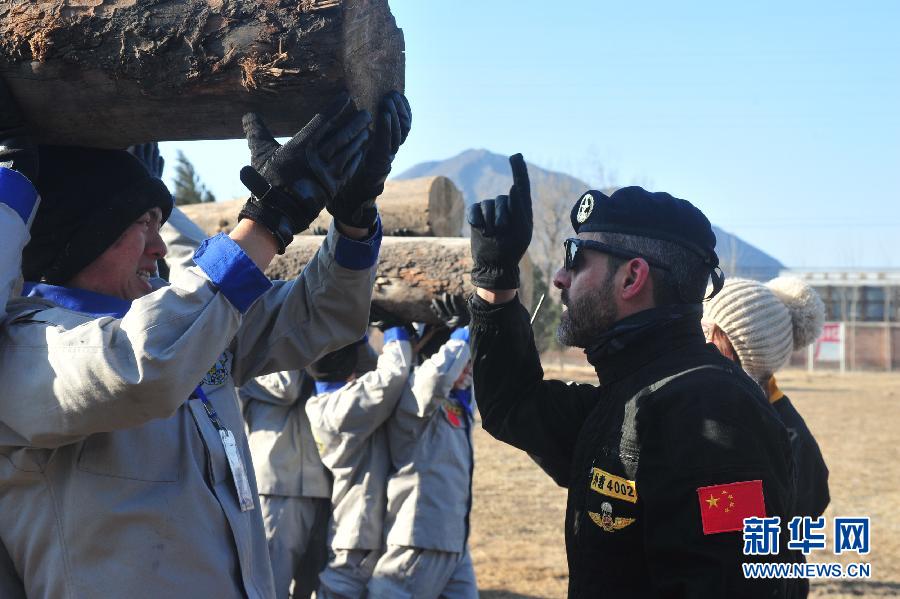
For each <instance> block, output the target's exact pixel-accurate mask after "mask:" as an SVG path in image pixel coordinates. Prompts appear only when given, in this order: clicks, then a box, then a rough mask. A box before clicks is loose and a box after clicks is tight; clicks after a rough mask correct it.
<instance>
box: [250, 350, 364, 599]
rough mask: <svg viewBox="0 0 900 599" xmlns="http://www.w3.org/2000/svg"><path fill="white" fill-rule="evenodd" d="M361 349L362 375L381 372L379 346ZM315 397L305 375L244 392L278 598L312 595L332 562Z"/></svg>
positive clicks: (256, 383)
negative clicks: (312, 418)
mask: <svg viewBox="0 0 900 599" xmlns="http://www.w3.org/2000/svg"><path fill="white" fill-rule="evenodd" d="M355 347H357V348H358V350H357V356H356V360H357V372H359V373H363V372H368V371H369V370H372V369H373V368H375V358H376V357H377V356H374V352H373V351H372V348H371V347H370V346H369V345H368V344H367V343H362V344H356V346H355ZM314 393H315V382H314V381H313V378H312V377H311V376H310V375H309V373H308V372H305V371H300V370H288V371H282V372H275V373H272V374H267V375H264V376H261V377H257V378H255V379H253V380H252V381H250V382H248V383H246V384H245V385H244V386H242V387H241V388H240V389H238V395H239V396H240V398H241V403H242V405H243V412H244V422H245V423H246V424H247V437H248V439H249V442H250V454H251V456H252V458H253V466H254V468H255V469H256V481H257V486H258V487H259V503H260V507H261V508H262V515H263V524H265V527H266V538H267V539H268V543H269V557H270V558H271V560H272V572H273V574H274V575H275V588H276V591H277V592H278V596H279V597H280V596H287V593H289V594H290V596H291V597H294V598H301V597H302V598H306V597H309V596H310V595H311V594H312V592H313V591H314V590H316V587H318V585H319V573H320V572H321V571H322V570H323V569H324V568H325V565H326V563H327V561H328V547H327V545H328V521H329V520H330V519H331V488H332V482H331V473H330V472H329V471H328V469H327V468H326V467H325V464H323V463H322V459H321V458H320V457H319V450H318V448H317V447H316V441H315V438H314V437H313V433H312V430H311V428H310V423H309V418H308V417H307V415H306V410H305V406H306V403H307V401H308V399H309V398H310V397H311V396H312V395H313V394H314ZM282 593H284V594H282Z"/></svg>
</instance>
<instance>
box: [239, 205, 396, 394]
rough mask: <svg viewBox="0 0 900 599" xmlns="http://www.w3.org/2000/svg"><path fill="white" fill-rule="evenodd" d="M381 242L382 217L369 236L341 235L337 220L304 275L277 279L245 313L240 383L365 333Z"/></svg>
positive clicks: (301, 364)
mask: <svg viewBox="0 0 900 599" xmlns="http://www.w3.org/2000/svg"><path fill="white" fill-rule="evenodd" d="M380 246H381V223H380V221H379V222H378V228H377V231H376V232H375V234H374V235H372V237H370V238H369V239H367V240H364V241H355V240H353V239H350V238H349V237H345V236H343V235H341V234H340V233H338V232H337V230H336V229H335V227H334V223H332V225H331V228H330V230H329V233H328V235H327V236H326V238H325V241H324V242H323V243H322V247H320V248H319V251H318V252H317V253H316V255H315V256H314V257H313V259H312V260H310V262H309V263H308V264H307V265H306V267H305V268H304V269H303V272H302V273H300V276H298V277H297V278H296V279H294V280H292V281H276V282H275V283H274V289H272V290H271V291H269V292H268V293H266V294H265V295H263V296H262V297H261V298H260V300H259V301H258V302H256V304H254V305H253V307H252V308H251V309H250V310H249V311H248V312H247V314H246V316H245V317H244V322H243V324H242V325H241V327H240V329H239V330H238V332H237V335H235V338H234V342H233V343H232V346H231V350H232V353H233V354H234V366H233V368H232V376H233V377H234V380H235V382H236V384H237V385H242V384H244V383H245V382H246V381H248V380H250V379H252V378H254V377H257V376H259V375H263V374H268V373H270V372H277V371H279V370H302V369H304V368H306V366H308V365H309V364H311V363H312V362H314V361H316V360H317V359H319V358H320V357H321V356H323V355H324V354H326V353H328V352H330V351H334V350H336V349H339V348H341V347H344V346H346V345H349V344H351V343H353V342H354V341H358V340H359V339H360V338H362V336H363V334H365V332H366V327H367V325H368V319H369V306H370V305H371V303H372V287H373V285H374V284H375V264H376V262H377V260H378V251H379V248H380Z"/></svg>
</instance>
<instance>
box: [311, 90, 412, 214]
mask: <svg viewBox="0 0 900 599" xmlns="http://www.w3.org/2000/svg"><path fill="white" fill-rule="evenodd" d="M411 127H412V108H410V106H409V102H408V101H407V100H406V97H405V96H404V95H403V94H401V93H399V92H396V91H392V92H388V93H387V94H385V96H384V97H383V98H382V99H381V105H380V106H379V114H378V119H377V120H376V121H375V133H374V134H373V135H372V139H371V140H370V141H369V147H368V149H367V150H366V157H365V159H364V160H363V163H362V166H360V168H359V171H358V172H357V173H356V175H355V176H354V177H353V178H352V179H351V180H350V182H349V183H348V184H347V187H345V188H344V190H343V191H342V192H341V193H339V194H338V195H337V196H335V198H334V201H333V202H331V203H330V204H328V206H327V208H328V212H330V213H331V215H332V216H333V217H334V218H336V219H337V220H339V221H340V222H342V223H344V224H346V225H350V226H351V227H359V228H363V229H365V228H368V227H371V226H372V225H373V224H374V223H375V216H376V215H377V210H376V208H375V199H376V198H377V197H378V196H380V195H381V192H383V191H384V182H385V180H386V179H387V177H388V175H389V174H390V173H391V162H393V160H394V156H396V155H397V150H399V149H400V146H401V145H402V144H403V142H405V141H406V137H407V136H408V135H409V130H410V128H411Z"/></svg>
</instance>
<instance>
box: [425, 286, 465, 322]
mask: <svg viewBox="0 0 900 599" xmlns="http://www.w3.org/2000/svg"><path fill="white" fill-rule="evenodd" d="M431 311H432V312H433V313H434V314H435V316H437V317H438V318H439V319H440V320H441V322H443V323H444V326H446V327H447V328H448V329H450V330H453V329H458V328H460V327H464V326H466V325H467V324H469V320H470V316H469V306H468V304H466V300H465V298H464V297H463V296H462V295H459V294H456V295H453V294H450V293H443V294H441V297H439V298H437V297H436V298H434V299H432V300H431Z"/></svg>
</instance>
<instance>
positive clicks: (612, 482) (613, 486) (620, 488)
mask: <svg viewBox="0 0 900 599" xmlns="http://www.w3.org/2000/svg"><path fill="white" fill-rule="evenodd" d="M591 489H593V490H594V491H596V492H598V493H600V494H601V495H606V496H607V497H612V498H614V499H622V500H624V501H628V502H631V503H637V498H638V496H637V485H635V483H634V481H633V480H628V479H626V478H622V477H621V476H616V475H615V474H610V473H609V472H607V471H606V470H601V469H600V468H592V469H591Z"/></svg>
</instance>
